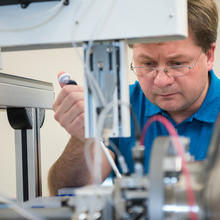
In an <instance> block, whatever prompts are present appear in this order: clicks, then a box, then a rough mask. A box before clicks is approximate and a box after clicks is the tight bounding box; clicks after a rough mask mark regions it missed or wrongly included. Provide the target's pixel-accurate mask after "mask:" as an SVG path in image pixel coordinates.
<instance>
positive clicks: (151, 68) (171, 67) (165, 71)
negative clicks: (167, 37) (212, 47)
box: [130, 52, 202, 77]
mask: <svg viewBox="0 0 220 220" xmlns="http://www.w3.org/2000/svg"><path fill="white" fill-rule="evenodd" d="M201 54H202V52H200V54H199V55H198V57H197V58H195V60H194V62H193V64H192V65H176V66H175V65H173V66H165V67H162V68H160V67H144V66H134V65H133V62H131V63H130V69H131V70H132V71H133V72H134V73H135V74H136V75H138V73H137V71H136V70H135V69H139V68H146V69H149V70H151V71H149V73H148V74H144V76H145V75H146V76H147V75H151V73H158V72H159V71H160V70H162V71H163V72H164V73H165V74H166V75H167V76H169V77H178V76H184V75H187V74H188V73H180V74H174V75H170V74H169V73H170V71H169V69H174V70H175V69H180V68H188V69H189V70H191V69H193V68H194V66H195V65H196V64H197V62H198V60H199V58H200V56H201Z"/></svg>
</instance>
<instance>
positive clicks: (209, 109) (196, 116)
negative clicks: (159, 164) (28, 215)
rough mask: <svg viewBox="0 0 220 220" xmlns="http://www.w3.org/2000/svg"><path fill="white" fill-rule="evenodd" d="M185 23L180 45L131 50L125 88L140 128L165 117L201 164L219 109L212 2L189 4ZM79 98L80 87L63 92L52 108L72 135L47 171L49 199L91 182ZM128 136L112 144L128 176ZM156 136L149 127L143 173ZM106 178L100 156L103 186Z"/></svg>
mask: <svg viewBox="0 0 220 220" xmlns="http://www.w3.org/2000/svg"><path fill="white" fill-rule="evenodd" d="M188 22H189V36H188V38H187V39H185V40H180V41H172V42H163V43H151V44H136V45H134V47H133V54H134V70H135V72H136V73H137V77H138V82H136V83H135V84H134V85H131V86H130V101H131V105H132V107H133V109H134V111H135V113H136V114H137V117H138V121H139V123H140V126H141V128H143V126H144V124H145V123H146V121H147V120H148V119H149V118H150V117H151V116H153V115H156V114H160V115H163V116H165V117H166V118H167V119H168V120H169V121H170V122H171V123H172V124H173V125H174V127H175V128H176V130H177V132H178V134H179V135H182V136H187V137H189V138H190V139H191V142H190V149H189V150H190V153H191V154H192V155H194V157H195V159H196V160H202V159H204V158H205V157H206V153H207V149H208V145H209V142H210V138H211V135H212V131H213V126H214V123H215V121H216V118H217V116H218V112H219V109H220V80H219V79H218V78H217V77H216V76H215V74H214V72H213V70H212V68H213V63H214V52H215V48H216V44H215V42H216V37H217V26H218V13H217V9H216V5H215V3H214V1H213V0H188ZM83 97H84V96H83V89H82V88H81V87H79V86H64V87H63V88H62V90H61V92H60V94H59V96H58V97H57V100H56V101H55V103H54V106H53V108H54V111H55V119H56V120H57V121H58V122H59V123H60V124H61V125H62V126H63V127H64V128H65V129H66V130H67V132H69V134H71V139H70V141H69V143H68V144H67V146H66V148H65V150H64V152H63V154H62V155H61V156H60V158H59V159H58V160H57V161H56V162H55V164H54V165H53V166H52V167H51V169H50V172H49V178H48V181H49V189H50V192H51V194H52V195H54V194H56V193H57V190H58V189H59V188H62V187H70V186H72V187H76V186H82V185H86V184H89V183H92V180H93V179H92V175H91V174H90V172H89V170H88V168H87V165H86V163H85V159H84V145H85V142H86V140H85V138H84V102H83ZM133 133H134V132H133V129H132V135H131V137H130V138H118V139H116V140H115V143H116V144H117V146H118V148H119V150H120V151H121V153H122V154H123V155H124V156H125V159H126V162H127V164H128V167H129V169H130V171H133V162H132V159H131V148H132V146H133V144H134V142H135V139H134V134H133ZM159 135H160V136H161V135H167V132H166V130H165V128H164V127H163V126H162V125H161V124H159V123H154V124H153V125H152V126H151V127H150V129H149V131H148V133H147V136H146V138H145V147H146V154H145V158H146V160H145V170H146V172H147V171H148V161H149V155H150V150H151V146H152V142H153V140H154V138H155V137H157V136H159ZM111 154H112V156H113V158H115V155H114V153H113V152H111ZM110 172H111V168H110V165H109V163H108V162H107V160H106V158H105V157H104V156H103V160H102V178H103V180H104V179H105V178H106V177H107V176H108V175H109V173H110Z"/></svg>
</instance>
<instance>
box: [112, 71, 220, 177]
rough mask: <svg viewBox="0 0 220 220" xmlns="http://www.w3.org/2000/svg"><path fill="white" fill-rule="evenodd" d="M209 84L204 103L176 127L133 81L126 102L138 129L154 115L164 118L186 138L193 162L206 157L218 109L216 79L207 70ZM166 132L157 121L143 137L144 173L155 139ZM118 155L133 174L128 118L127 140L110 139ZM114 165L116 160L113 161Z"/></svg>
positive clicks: (219, 87) (219, 92)
mask: <svg viewBox="0 0 220 220" xmlns="http://www.w3.org/2000/svg"><path fill="white" fill-rule="evenodd" d="M209 74H210V85H209V89H208V92H207V95H206V98H205V100H204V101H203V103H202V105H201V106H200V108H199V110H198V111H197V112H195V113H194V114H193V115H191V116H190V117H189V118H187V119H185V120H184V121H183V122H181V123H179V124H176V123H175V121H174V120H173V119H172V118H171V117H170V116H169V115H168V114H167V113H166V112H165V111H164V110H162V109H161V108H159V107H158V106H156V105H154V104H152V103H151V102H150V101H149V100H148V99H147V98H146V97H145V95H144V94H143V92H142V90H141V87H140V85H139V83H138V82H137V81H136V82H135V83H134V84H133V85H131V86H130V103H131V106H132V108H133V110H134V112H135V113H136V115H137V119H138V122H139V124H140V127H141V129H143V127H144V125H145V123H146V122H147V120H148V119H149V118H150V117H151V116H153V115H156V114H161V115H163V116H165V117H166V118H167V119H168V120H169V121H170V122H171V123H172V124H173V126H174V127H175V129H176V131H177V133H178V135H180V136H185V137H189V138H190V147H189V151H190V153H191V154H192V155H194V157H195V159H196V160H203V159H204V158H205V157H206V154H207V150H208V146H209V143H210V140H211V137H212V133H213V128H214V124H215V121H216V119H217V116H218V113H219V110H220V80H219V79H218V78H217V77H216V75H215V74H214V71H213V70H212V71H210V72H209ZM167 135H168V132H167V130H166V129H165V127H164V126H163V125H162V124H161V123H160V122H153V123H152V124H151V126H150V127H149V129H148V131H147V134H146V136H145V142H144V145H145V172H146V173H147V172H148V165H149V158H150V153H151V148H152V143H153V141H154V139H155V138H156V137H158V136H167ZM112 140H113V142H114V143H115V144H116V145H117V146H118V148H119V150H120V152H121V153H122V155H123V156H124V157H125V160H126V163H127V165H128V168H129V171H130V172H133V171H134V163H133V159H132V153H131V149H132V147H134V144H135V138H134V126H133V120H132V119H131V137H129V138H113V139H112ZM116 163H117V160H116Z"/></svg>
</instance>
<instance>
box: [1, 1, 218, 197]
mask: <svg viewBox="0 0 220 220" xmlns="http://www.w3.org/2000/svg"><path fill="white" fill-rule="evenodd" d="M216 2H217V4H218V6H219V8H220V2H219V1H216ZM219 35H220V30H219ZM218 42H219V43H218ZM217 45H218V46H217V51H216V62H215V67H214V70H215V71H216V73H220V62H217V61H218V60H220V36H219V38H218V41H217ZM2 62H3V69H2V71H1V72H5V73H8V74H14V75H19V76H24V77H29V78H34V79H39V80H44V81H48V82H52V83H53V84H54V89H55V93H56V95H57V94H58V92H59V90H60V88H59V85H58V82H57V78H56V75H57V73H58V72H59V71H67V72H69V73H70V74H71V76H72V78H73V79H75V80H76V81H77V82H78V83H79V84H81V85H82V84H83V75H82V73H83V66H82V62H81V60H80V57H79V56H78V55H77V53H76V52H75V50H74V49H72V48H69V49H51V50H39V51H37V50H35V51H25V52H24V51H23V52H7V53H6V52H4V53H2ZM219 76H220V74H219ZM0 131H1V132H0V140H1V142H0V143H1V144H0V193H1V192H3V193H5V194H6V195H8V196H10V197H15V196H16V182H15V149H14V148H15V147H14V131H13V129H12V128H11V127H10V125H9V124H8V120H7V117H6V112H5V111H4V110H2V111H0ZM68 139H69V135H68V134H67V133H66V132H65V131H64V129H62V128H61V127H60V126H59V125H58V123H57V122H56V121H55V120H54V119H53V112H52V111H50V110H48V111H47V112H46V119H45V122H44V125H43V127H42V129H41V159H42V180H43V196H47V195H48V189H47V174H48V170H49V168H50V166H51V165H52V163H53V162H54V161H55V160H56V159H57V158H58V156H59V155H60V154H61V152H62V151H63V149H64V147H65V144H66V143H67V141H68Z"/></svg>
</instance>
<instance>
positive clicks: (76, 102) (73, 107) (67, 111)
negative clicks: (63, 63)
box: [53, 72, 84, 140]
mask: <svg viewBox="0 0 220 220" xmlns="http://www.w3.org/2000/svg"><path fill="white" fill-rule="evenodd" d="M61 74H63V72H60V73H59V74H58V78H59V76H60V75H61ZM60 86H61V88H62V90H61V91H60V93H59V94H58V97H57V99H56V101H55V102H54V104H53V110H54V112H55V114H54V118H55V120H56V121H58V122H59V123H60V125H61V126H62V127H64V128H65V130H66V131H67V132H68V133H69V134H70V135H71V136H73V137H76V138H78V139H80V140H84V92H83V87H81V86H78V85H66V84H64V83H60Z"/></svg>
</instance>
